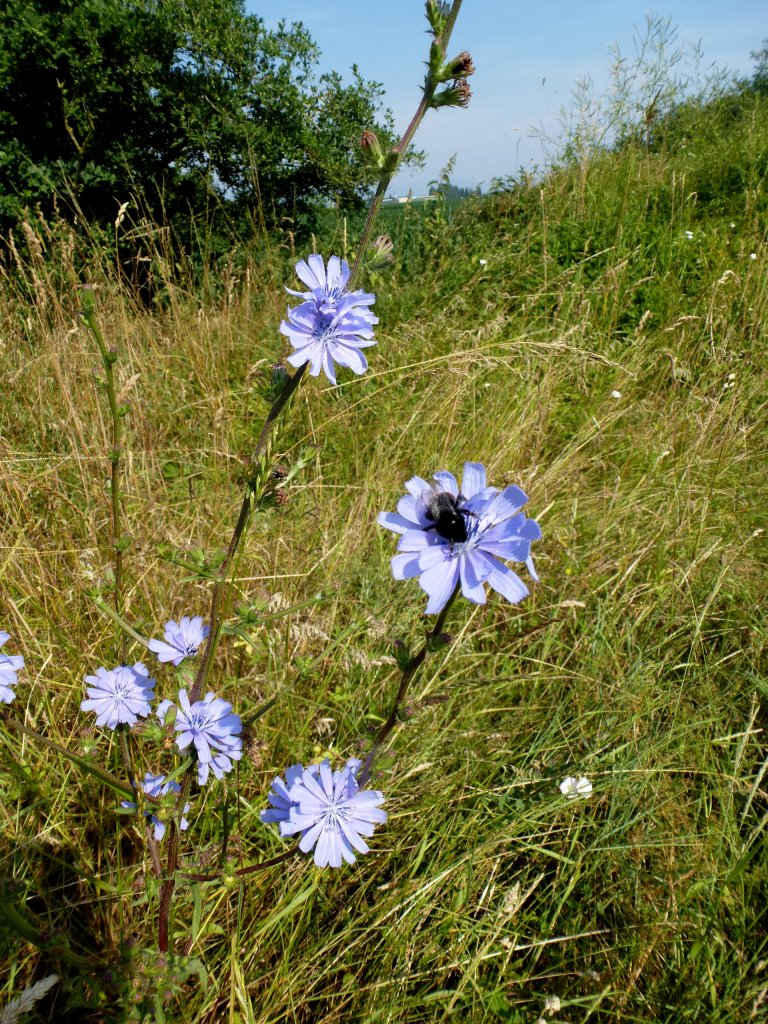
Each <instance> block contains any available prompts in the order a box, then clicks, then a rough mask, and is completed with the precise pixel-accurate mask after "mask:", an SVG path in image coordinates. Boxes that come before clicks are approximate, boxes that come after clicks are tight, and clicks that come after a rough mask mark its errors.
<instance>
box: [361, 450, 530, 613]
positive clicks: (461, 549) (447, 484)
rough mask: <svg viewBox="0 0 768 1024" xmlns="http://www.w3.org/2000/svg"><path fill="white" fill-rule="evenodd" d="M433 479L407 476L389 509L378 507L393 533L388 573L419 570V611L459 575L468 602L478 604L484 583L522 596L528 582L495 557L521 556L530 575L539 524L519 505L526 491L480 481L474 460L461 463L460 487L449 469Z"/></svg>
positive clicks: (434, 606) (432, 609) (441, 596)
mask: <svg viewBox="0 0 768 1024" xmlns="http://www.w3.org/2000/svg"><path fill="white" fill-rule="evenodd" d="M433 481H434V482H433V483H429V482H427V481H426V480H423V479H422V478H421V477H418V476H415V477H413V478H412V479H411V480H409V481H408V482H407V483H406V485H405V489H406V491H407V492H408V493H407V494H406V495H404V496H403V497H402V498H401V499H400V501H399V502H398V505H397V512H381V513H379V523H380V524H381V525H382V526H385V527H386V528H387V529H388V530H392V531H394V532H395V533H399V534H401V537H400V541H399V543H398V546H397V550H398V552H400V553H399V554H397V555H395V556H394V558H393V559H392V574H393V576H394V577H395V579H398V580H403V579H410V578H412V577H414V576H418V577H419V583H420V584H421V587H422V589H423V590H424V591H425V592H426V593H427V594H428V595H429V601H428V602H427V608H426V614H427V615H435V614H437V613H438V612H439V611H440V610H441V609H442V608H443V607H444V606H445V604H446V602H447V601H448V599H449V598H450V596H451V594H452V593H453V591H454V590H455V589H456V586H457V584H458V583H459V582H460V583H461V592H462V594H463V595H464V597H466V598H467V599H468V600H469V601H473V602H474V603H475V604H485V587H484V584H485V583H488V584H489V585H490V586H491V587H492V588H493V589H494V590H496V591H498V592H499V593H500V594H501V595H502V597H506V599H507V600H508V601H511V602H512V604H517V602H518V601H522V599H523V598H524V597H526V596H527V595H528V588H527V587H526V585H525V584H524V583H523V581H522V580H521V579H520V578H519V577H518V576H517V575H516V574H515V573H514V572H512V570H511V569H508V568H507V567H506V566H505V565H502V563H501V562H499V561H498V559H499V558H504V559H509V560H511V561H515V562H525V564H526V566H527V567H528V572H529V573H530V574H531V576H532V577H533V579H534V580H538V576H537V575H536V570H535V569H534V565H533V559H532V558H531V552H530V548H531V542H532V541H534V540H538V539H539V538H540V537H541V530H540V528H539V525H538V523H537V522H536V521H535V520H533V519H528V518H526V516H525V515H523V513H522V512H521V511H520V510H521V508H522V507H523V505H525V504H526V502H527V501H528V498H527V496H526V495H525V494H524V493H523V491H521V490H520V488H519V487H516V486H514V485H510V486H509V487H505V488H504V490H503V491H500V490H499V489H498V488H497V487H488V486H487V484H486V473H485V468H484V466H482V464H481V463H479V462H465V463H464V475H463V477H462V485H461V490H459V486H458V483H457V482H456V478H455V477H454V476H453V474H452V473H448V472H445V471H443V472H440V473H435V475H434V477H433Z"/></svg>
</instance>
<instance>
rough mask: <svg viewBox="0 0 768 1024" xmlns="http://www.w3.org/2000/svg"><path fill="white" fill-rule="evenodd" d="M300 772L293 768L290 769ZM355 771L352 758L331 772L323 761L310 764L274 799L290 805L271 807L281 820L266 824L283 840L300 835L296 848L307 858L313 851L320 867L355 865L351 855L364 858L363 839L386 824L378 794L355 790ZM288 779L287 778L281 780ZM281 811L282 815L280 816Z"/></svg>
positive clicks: (380, 797)
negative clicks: (275, 824)
mask: <svg viewBox="0 0 768 1024" xmlns="http://www.w3.org/2000/svg"><path fill="white" fill-rule="evenodd" d="M300 767H301V766H300V765H293V766H292V769H296V768H300ZM359 767H360V762H359V761H357V760H356V759H354V761H353V762H352V763H350V762H348V763H347V764H346V765H345V766H344V768H341V769H340V770H338V771H335V772H332V771H331V766H330V763H329V761H327V760H325V761H323V762H322V763H321V764H320V765H310V766H309V767H308V768H305V769H304V771H303V772H301V775H300V777H296V775H295V773H294V775H293V777H294V779H295V781H293V783H292V785H291V786H290V788H289V789H287V791H286V792H285V793H281V794H280V795H279V799H280V800H281V801H282V802H284V803H287V802H290V805H289V806H288V807H287V808H285V807H280V806H276V812H277V813H279V815H280V816H279V817H278V816H277V813H276V816H275V817H274V818H272V819H271V820H278V821H279V822H280V834H281V835H283V836H289V835H295V834H296V833H297V832H298V833H301V838H300V839H299V849H300V850H301V851H302V853H309V852H310V851H311V850H312V848H313V847H314V850H315V854H314V860H315V864H316V865H317V866H318V867H319V868H324V867H327V866H328V865H330V866H331V867H332V868H338V867H341V864H342V861H346V862H347V863H348V864H354V862H355V851H357V852H358V853H368V849H369V848H368V844H367V843H366V842H365V840H364V839H363V836H372V835H373V830H374V828H375V827H376V825H378V824H382V823H383V822H385V821H386V820H387V812H386V811H383V810H381V808H380V806H379V805H380V804H382V803H384V795H383V793H380V792H379V791H378V790H361V789H360V788H359V786H358V783H357V778H356V774H357V770H358V768H359ZM289 771H291V769H289ZM287 776H288V773H286V781H287ZM273 788H274V783H273ZM275 803H276V802H275V801H274V800H273V804H275ZM285 810H287V816H286V815H284V814H283V811H285ZM265 814H269V811H266V812H263V813H262V820H263V819H264V815H265Z"/></svg>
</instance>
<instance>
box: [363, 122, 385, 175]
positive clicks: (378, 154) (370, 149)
mask: <svg viewBox="0 0 768 1024" xmlns="http://www.w3.org/2000/svg"><path fill="white" fill-rule="evenodd" d="M360 149H362V151H363V155H364V156H365V158H366V160H368V162H369V163H370V164H372V165H373V166H374V167H376V166H378V165H379V164H380V163H381V160H382V157H383V156H384V154H383V152H382V149H381V143H380V142H379V140H378V137H377V135H376V132H372V131H371V130H370V129H369V128H366V129H365V131H364V132H363V134H362V135H361V136H360Z"/></svg>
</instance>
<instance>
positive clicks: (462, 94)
mask: <svg viewBox="0 0 768 1024" xmlns="http://www.w3.org/2000/svg"><path fill="white" fill-rule="evenodd" d="M471 96H472V90H471V89H470V88H469V83H468V82H466V81H465V80H464V79H462V80H461V81H458V82H454V83H453V85H449V86H448V87H447V88H445V89H441V90H440V92H436V93H435V95H434V96H433V97H432V100H431V101H430V104H429V105H430V106H431V107H434V109H435V110H439V108H440V107H468V106H469V100H470V97H471Z"/></svg>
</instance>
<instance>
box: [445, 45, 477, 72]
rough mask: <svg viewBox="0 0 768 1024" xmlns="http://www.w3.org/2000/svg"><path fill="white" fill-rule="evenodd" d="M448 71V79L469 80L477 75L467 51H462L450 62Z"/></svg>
mask: <svg viewBox="0 0 768 1024" xmlns="http://www.w3.org/2000/svg"><path fill="white" fill-rule="evenodd" d="M446 70H447V71H448V72H449V74H448V76H447V77H448V78H469V76H470V75H474V73H475V65H474V64H473V63H472V58H471V57H470V55H469V54H468V53H467V51H466V50H462V52H461V53H460V54H459V55H458V57H454V58H453V60H450V61H448V63H447V64H446Z"/></svg>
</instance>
